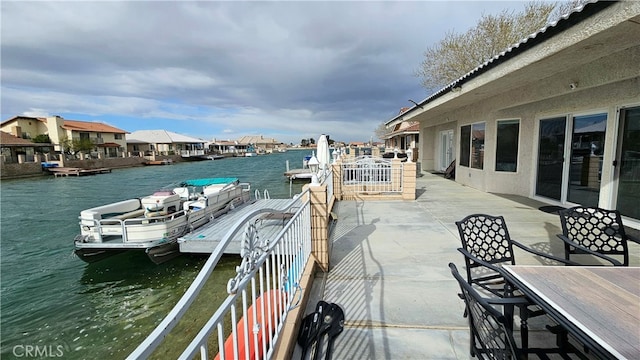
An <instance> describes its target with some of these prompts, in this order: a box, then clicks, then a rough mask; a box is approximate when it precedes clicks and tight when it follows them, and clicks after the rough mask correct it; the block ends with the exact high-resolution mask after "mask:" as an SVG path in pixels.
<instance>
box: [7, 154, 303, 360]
mask: <svg viewBox="0 0 640 360" xmlns="http://www.w3.org/2000/svg"><path fill="white" fill-rule="evenodd" d="M306 154H307V152H303V151H288V152H286V153H274V154H270V155H264V156H257V157H251V158H228V159H222V160H216V161H202V162H191V163H180V164H174V165H169V166H149V167H137V168H128V169H114V170H113V171H112V172H111V173H109V174H100V175H95V176H87V177H61V178H54V177H42V178H33V179H19V180H5V181H2V183H1V187H0V190H1V196H2V197H1V198H2V202H1V222H0V230H1V233H0V235H1V238H0V260H1V261H0V270H1V272H0V276H1V277H0V284H1V285H0V286H1V294H0V296H1V303H0V305H1V312H0V315H1V316H0V318H1V325H2V327H1V331H2V332H1V334H0V336H1V352H0V356H1V357H2V359H14V358H29V357H39V358H47V357H58V358H65V359H100V358H110V359H122V358H125V357H126V356H127V355H128V354H129V353H130V352H131V351H133V349H135V347H136V346H137V345H138V344H139V343H140V342H141V341H142V340H143V339H144V338H145V337H146V336H147V335H148V334H149V333H150V332H151V331H152V330H153V328H154V327H155V326H156V325H157V324H158V323H159V322H160V321H161V320H162V318H163V317H164V316H165V315H166V314H167V313H168V312H169V310H171V308H172V307H173V305H175V303H176V302H177V301H178V300H179V299H180V297H181V296H182V294H183V293H184V291H185V290H186V289H187V288H188V286H189V285H190V284H191V282H192V280H193V279H194V278H195V276H196V275H197V273H198V271H199V270H200V269H201V267H202V265H203V264H204V262H205V261H206V258H205V257H204V256H194V255H183V256H181V257H178V258H177V259H174V260H171V261H169V262H167V263H165V264H161V265H155V264H153V263H152V262H151V261H150V260H149V259H148V258H147V257H146V255H145V254H142V253H125V254H123V255H118V256H115V257H112V258H110V259H107V260H104V261H103V262H99V263H95V264H86V263H84V262H82V261H81V260H79V259H77V258H75V257H74V256H73V255H72V250H73V238H74V236H75V235H76V234H77V233H78V232H79V228H78V215H79V213H80V211H81V210H83V209H86V208H89V207H94V206H98V205H102V204H105V203H109V202H113V201H119V200H125V199H127V198H131V197H141V196H145V195H148V194H150V193H151V192H153V191H154V190H157V189H158V188H160V187H163V186H165V185H168V184H171V183H175V182H179V181H181V180H186V179H190V178H200V177H238V178H239V179H240V181H242V182H250V183H251V187H252V189H259V190H260V191H263V190H264V189H267V190H268V191H269V193H270V195H271V197H272V198H289V197H290V193H293V194H296V193H299V192H300V190H301V187H302V183H293V187H292V188H290V183H289V181H288V180H287V179H286V178H285V177H284V176H283V173H284V171H285V170H286V168H285V163H286V160H289V163H290V166H291V168H298V167H301V166H302V158H303V157H304V155H306ZM238 262H239V258H238V257H234V256H229V257H225V258H223V261H222V262H221V264H220V265H219V266H220V268H217V269H216V271H215V272H214V276H213V278H212V280H211V281H210V283H208V284H207V286H206V287H205V289H204V290H203V293H207V294H208V296H207V299H204V300H201V299H200V298H199V299H198V300H197V301H196V304H195V306H196V309H197V310H196V311H195V312H196V313H197V314H195V315H194V314H190V315H189V316H190V319H189V321H188V324H182V323H181V324H180V325H179V326H178V327H177V328H176V334H175V335H172V337H171V341H172V342H173V343H174V344H175V343H180V344H179V346H173V347H167V346H164V347H163V348H161V349H159V351H158V354H157V355H156V356H155V357H157V358H175V357H176V356H177V354H178V353H175V351H176V350H175V349H174V348H178V347H181V348H183V347H184V346H185V345H186V343H187V342H188V340H189V339H190V337H192V336H194V335H195V333H196V332H197V328H198V327H199V326H200V324H202V323H203V322H204V321H205V320H206V318H208V317H209V316H210V314H212V313H213V311H214V310H215V308H216V307H217V303H219V302H220V301H221V300H222V299H223V298H224V297H226V292H225V291H224V287H225V285H226V282H227V281H228V279H229V278H230V277H232V276H233V274H234V268H235V266H236V265H237V263H238Z"/></svg>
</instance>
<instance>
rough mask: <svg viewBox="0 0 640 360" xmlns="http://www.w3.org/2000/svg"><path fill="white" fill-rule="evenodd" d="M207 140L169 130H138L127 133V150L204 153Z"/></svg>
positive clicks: (184, 153)
mask: <svg viewBox="0 0 640 360" xmlns="http://www.w3.org/2000/svg"><path fill="white" fill-rule="evenodd" d="M205 143H206V142H205V141H204V140H202V139H198V138H194V137H191V136H187V135H182V134H177V133H174V132H171V131H167V130H138V131H134V132H132V133H131V134H128V135H127V151H128V152H129V153H131V154H132V155H137V156H150V155H165V156H167V155H183V157H189V156H200V155H204V154H205V153H206V152H207V151H205V150H206V147H205Z"/></svg>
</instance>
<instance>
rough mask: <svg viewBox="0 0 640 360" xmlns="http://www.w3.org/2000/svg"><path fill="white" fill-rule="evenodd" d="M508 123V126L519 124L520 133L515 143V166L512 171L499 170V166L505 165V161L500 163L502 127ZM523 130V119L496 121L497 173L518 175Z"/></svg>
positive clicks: (495, 166)
mask: <svg viewBox="0 0 640 360" xmlns="http://www.w3.org/2000/svg"><path fill="white" fill-rule="evenodd" d="M501 123H502V124H505V123H507V124H506V125H509V124H517V125H518V130H517V131H518V132H517V134H516V141H515V155H516V156H515V164H514V168H513V169H512V170H510V169H499V168H498V165H499V164H501V163H505V162H504V161H502V162H501V161H499V156H500V155H499V151H500V150H501V149H500V147H501V146H500V125H501ZM521 129H522V121H521V119H502V120H496V148H495V154H494V155H495V156H494V159H495V164H494V170H495V171H496V172H499V173H517V172H518V163H519V156H520V133H521ZM509 150H511V149H507V151H509Z"/></svg>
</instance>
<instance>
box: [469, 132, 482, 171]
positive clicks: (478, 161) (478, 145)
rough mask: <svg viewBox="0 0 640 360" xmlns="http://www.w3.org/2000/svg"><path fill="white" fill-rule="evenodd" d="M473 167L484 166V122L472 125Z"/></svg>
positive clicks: (479, 167) (480, 167)
mask: <svg viewBox="0 0 640 360" xmlns="http://www.w3.org/2000/svg"><path fill="white" fill-rule="evenodd" d="M471 167H472V168H474V169H482V168H483V167H484V123H477V124H473V125H471Z"/></svg>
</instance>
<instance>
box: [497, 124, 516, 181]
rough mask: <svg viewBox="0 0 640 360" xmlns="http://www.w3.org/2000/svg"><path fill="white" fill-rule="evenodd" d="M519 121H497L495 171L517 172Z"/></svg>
mask: <svg viewBox="0 0 640 360" xmlns="http://www.w3.org/2000/svg"><path fill="white" fill-rule="evenodd" d="M519 136H520V121H519V120H504V121H498V129H497V140H496V171H506V172H516V171H517V170H518V138H519Z"/></svg>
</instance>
